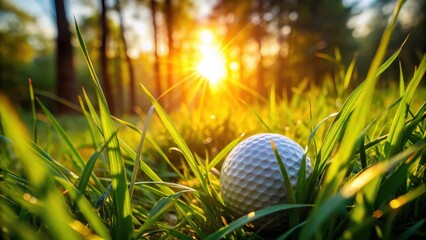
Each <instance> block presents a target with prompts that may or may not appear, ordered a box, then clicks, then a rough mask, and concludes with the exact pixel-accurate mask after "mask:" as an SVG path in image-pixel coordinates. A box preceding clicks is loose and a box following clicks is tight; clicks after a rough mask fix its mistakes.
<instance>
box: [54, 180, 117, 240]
mask: <svg viewBox="0 0 426 240" xmlns="http://www.w3.org/2000/svg"><path fill="white" fill-rule="evenodd" d="M56 181H57V182H59V184H61V185H62V187H64V188H65V189H66V190H67V191H68V194H69V196H70V198H71V199H72V200H73V201H74V202H75V203H76V204H77V206H78V207H79V210H80V211H81V213H83V215H84V216H85V218H86V219H87V221H88V223H89V224H90V226H91V227H92V228H93V229H94V230H95V231H96V232H97V233H98V234H99V236H100V237H102V238H103V239H111V236H110V233H109V231H108V228H107V227H106V226H105V224H104V223H103V222H102V219H101V218H100V217H99V216H98V215H97V213H96V211H95V209H93V207H92V204H91V203H90V202H89V200H87V199H86V198H85V197H84V195H83V194H81V193H82V192H81V191H79V190H78V189H77V188H75V187H74V185H72V184H70V183H69V182H66V181H64V180H63V179H56Z"/></svg>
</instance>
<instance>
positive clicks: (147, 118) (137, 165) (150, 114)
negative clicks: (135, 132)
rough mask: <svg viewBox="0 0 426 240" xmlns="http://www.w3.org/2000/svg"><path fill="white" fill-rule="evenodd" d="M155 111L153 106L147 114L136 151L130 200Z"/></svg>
mask: <svg viewBox="0 0 426 240" xmlns="http://www.w3.org/2000/svg"><path fill="white" fill-rule="evenodd" d="M153 111H154V106H151V107H150V108H149V111H148V114H147V115H146V120H145V124H144V126H143V131H142V135H141V139H140V141H139V146H138V152H137V153H136V158H135V164H134V166H133V173H132V180H131V181H130V201H131V200H132V196H133V190H134V187H135V182H136V177H137V176H138V170H139V164H140V162H141V161H142V159H141V155H142V148H143V143H144V141H145V136H146V132H147V131H148V125H149V120H151V116H152V112H153Z"/></svg>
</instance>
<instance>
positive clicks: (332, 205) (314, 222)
mask: <svg viewBox="0 0 426 240" xmlns="http://www.w3.org/2000/svg"><path fill="white" fill-rule="evenodd" d="M425 147H426V140H423V141H422V142H419V143H417V144H416V145H414V146H413V147H411V148H409V149H407V150H405V151H403V152H401V153H399V154H397V155H395V156H393V157H392V158H391V159H389V160H387V161H382V162H379V163H378V164H376V165H373V166H371V167H369V168H368V169H367V170H365V171H364V172H362V173H361V174H359V175H358V176H357V177H354V178H353V179H351V180H350V182H348V183H346V184H345V185H344V186H343V187H342V189H341V190H340V191H339V192H338V193H336V194H334V195H333V196H331V197H329V198H327V199H326V200H324V202H323V203H322V204H320V205H318V206H317V207H316V208H315V209H314V210H315V211H314V212H312V215H311V217H309V219H308V222H307V223H306V224H309V225H307V226H306V227H304V228H303V230H302V231H301V235H300V239H313V238H314V236H315V234H316V233H317V231H318V230H320V229H321V226H323V224H325V222H326V221H327V220H328V219H330V218H331V217H332V216H335V213H336V210H337V209H338V208H340V207H342V206H345V202H346V200H347V199H349V198H351V197H353V196H354V195H355V194H356V193H358V192H359V191H361V190H362V189H363V188H364V187H365V186H366V185H367V184H369V183H370V182H371V181H374V180H375V179H376V178H377V177H379V176H381V175H383V174H385V173H386V172H387V171H389V170H390V169H392V168H394V167H395V166H396V165H397V164H399V163H401V162H402V161H405V160H407V159H413V158H415V157H416V156H418V155H419V154H421V151H422V150H424V148H425ZM313 215H314V217H312V216H313Z"/></svg>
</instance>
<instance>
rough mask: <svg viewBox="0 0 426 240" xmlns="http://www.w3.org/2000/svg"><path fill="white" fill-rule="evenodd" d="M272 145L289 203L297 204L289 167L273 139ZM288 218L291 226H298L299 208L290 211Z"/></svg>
mask: <svg viewBox="0 0 426 240" xmlns="http://www.w3.org/2000/svg"><path fill="white" fill-rule="evenodd" d="M271 147H272V150H273V151H274V154H275V158H276V160H277V163H278V166H279V167H280V171H281V174H282V177H283V182H284V186H285V191H286V196H287V197H286V199H287V203H288V204H296V197H295V196H294V193H293V187H292V186H291V182H290V177H289V176H288V172H287V169H286V168H285V166H284V163H283V161H282V159H281V156H280V154H279V152H278V150H277V147H276V146H275V143H274V141H273V140H271ZM288 218H289V223H290V228H292V227H294V226H296V225H297V224H298V223H299V212H298V211H297V209H296V210H295V211H289V214H288Z"/></svg>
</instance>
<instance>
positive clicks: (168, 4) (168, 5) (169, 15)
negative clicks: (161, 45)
mask: <svg viewBox="0 0 426 240" xmlns="http://www.w3.org/2000/svg"><path fill="white" fill-rule="evenodd" d="M164 4H165V15H166V24H167V44H168V45H167V46H168V49H169V51H168V55H167V89H170V88H171V87H173V84H174V80H173V77H174V76H173V74H174V73H173V64H174V61H173V60H174V52H175V51H174V46H173V6H172V1H171V0H165V2H164ZM173 96H175V94H173V92H169V105H170V108H172V109H173V108H174V105H176V103H175V101H174V97H173Z"/></svg>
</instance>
